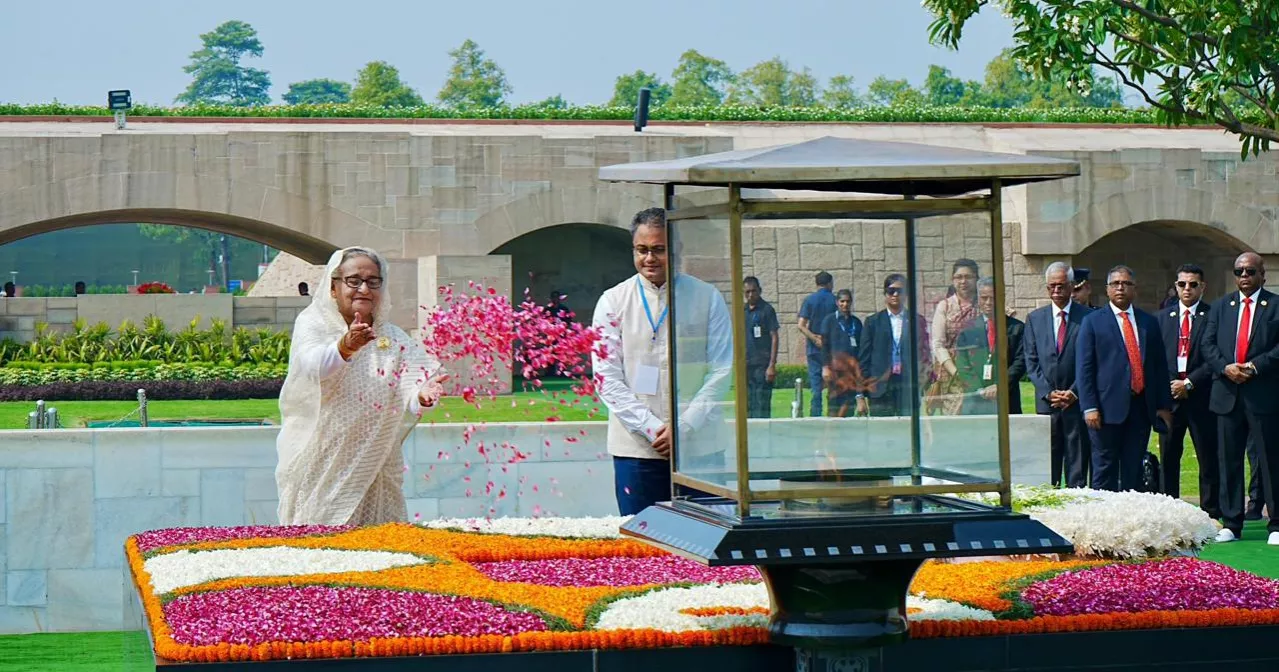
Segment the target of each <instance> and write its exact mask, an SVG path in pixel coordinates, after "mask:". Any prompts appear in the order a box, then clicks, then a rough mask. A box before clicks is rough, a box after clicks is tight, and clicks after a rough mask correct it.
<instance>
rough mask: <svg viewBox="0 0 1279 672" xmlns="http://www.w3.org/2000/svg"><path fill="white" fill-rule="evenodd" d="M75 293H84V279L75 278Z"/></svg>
mask: <svg viewBox="0 0 1279 672" xmlns="http://www.w3.org/2000/svg"><path fill="white" fill-rule="evenodd" d="M75 293H76V295H77V296H79V295H80V294H84V293H85V286H84V281H83V280H76V283H75Z"/></svg>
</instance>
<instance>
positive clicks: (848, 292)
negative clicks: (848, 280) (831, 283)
mask: <svg viewBox="0 0 1279 672" xmlns="http://www.w3.org/2000/svg"><path fill="white" fill-rule="evenodd" d="M845 296H847V297H848V300H849V301H852V300H853V290H851V289H841V290H839V291H838V292H835V298H836V299H842V298H844V297H845Z"/></svg>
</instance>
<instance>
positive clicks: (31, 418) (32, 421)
mask: <svg viewBox="0 0 1279 672" xmlns="http://www.w3.org/2000/svg"><path fill="white" fill-rule="evenodd" d="M38 422H39V421H38V420H37V419H36V412H35V411H30V412H28V413H27V429H36V426H37V424H38Z"/></svg>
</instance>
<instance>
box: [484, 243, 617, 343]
mask: <svg viewBox="0 0 1279 672" xmlns="http://www.w3.org/2000/svg"><path fill="white" fill-rule="evenodd" d="M490 253H491V254H504V255H509V256H510V257H511V276H512V278H511V280H512V282H511V291H512V293H513V294H514V297H513V298H514V299H515V300H517V301H518V300H521V298H522V297H523V295H524V292H525V290H526V289H527V290H528V295H529V298H530V299H532V300H533V301H536V302H537V303H541V304H545V303H546V302H547V300H548V298H549V295H550V292H551V291H552V290H559V291H561V292H564V293H565V294H568V299H567V300H566V304H567V305H568V306H569V307H570V308H572V309H573V312H575V313H576V314H577V320H578V321H579V322H589V321H590V320H591V318H592V314H593V312H594V309H595V304H596V302H597V301H598V300H599V297H600V295H601V294H603V293H604V290H606V289H608V288H609V287H612V286H613V285H615V284H617V283H619V282H621V281H622V280H625V279H626V278H627V277H628V276H630V275H632V274H634V273H635V267H634V265H633V264H632V261H631V245H630V235H629V234H628V233H627V231H626V230H625V229H622V228H620V227H617V226H609V225H605V224H593V223H573V224H559V225H555V226H549V227H542V228H538V229H535V230H533V231H530V232H529V233H525V234H523V235H521V236H518V237H516V238H513V239H511V240H509V241H507V242H505V243H503V244H502V245H501V246H499V247H497V248H496V249H494V250H492V251H491V252H490Z"/></svg>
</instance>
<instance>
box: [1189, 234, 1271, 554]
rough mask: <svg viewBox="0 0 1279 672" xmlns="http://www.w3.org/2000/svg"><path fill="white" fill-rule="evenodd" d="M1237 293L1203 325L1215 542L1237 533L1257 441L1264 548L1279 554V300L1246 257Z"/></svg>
mask: <svg viewBox="0 0 1279 672" xmlns="http://www.w3.org/2000/svg"><path fill="white" fill-rule="evenodd" d="M1234 271H1235V285H1236V286H1237V287H1238V288H1239V291H1237V292H1231V293H1229V294H1227V295H1225V296H1223V297H1221V298H1220V299H1218V300H1217V303H1215V304H1213V306H1212V310H1210V311H1208V319H1207V323H1206V324H1205V325H1204V340H1203V351H1204V358H1205V359H1207V360H1208V365H1209V366H1210V367H1212V372H1213V373H1214V374H1216V376H1217V377H1216V379H1215V380H1214V381H1213V384H1212V397H1211V398H1210V399H1209V401H1208V407H1209V408H1210V409H1211V410H1212V412H1213V413H1216V414H1217V436H1218V441H1219V451H1218V454H1219V455H1220V468H1221V495H1220V500H1219V504H1220V506H1221V518H1222V520H1221V522H1222V525H1223V526H1224V527H1223V529H1222V530H1221V532H1219V533H1217V541H1220V542H1228V541H1235V540H1237V539H1238V538H1239V536H1240V535H1241V534H1242V533H1243V521H1244V504H1243V489H1244V480H1243V461H1244V453H1245V451H1246V446H1247V445H1248V442H1249V439H1254V440H1255V441H1256V447H1257V467H1258V469H1259V471H1261V491H1262V492H1263V493H1265V498H1266V513H1267V514H1268V515H1269V516H1270V521H1269V524H1268V525H1267V528H1268V529H1269V531H1270V538H1269V543H1270V545H1272V546H1279V517H1276V515H1275V509H1276V506H1275V504H1276V503H1275V494H1276V493H1275V489H1276V486H1279V297H1276V295H1275V294H1273V293H1271V292H1267V291H1266V290H1264V289H1262V286H1263V285H1264V284H1265V282H1266V266H1265V264H1264V263H1262V261H1261V257H1260V256H1259V255H1257V254H1255V253H1253V252H1245V253H1244V254H1241V255H1239V257H1238V258H1237V259H1235V269H1234Z"/></svg>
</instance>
